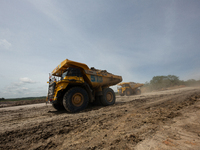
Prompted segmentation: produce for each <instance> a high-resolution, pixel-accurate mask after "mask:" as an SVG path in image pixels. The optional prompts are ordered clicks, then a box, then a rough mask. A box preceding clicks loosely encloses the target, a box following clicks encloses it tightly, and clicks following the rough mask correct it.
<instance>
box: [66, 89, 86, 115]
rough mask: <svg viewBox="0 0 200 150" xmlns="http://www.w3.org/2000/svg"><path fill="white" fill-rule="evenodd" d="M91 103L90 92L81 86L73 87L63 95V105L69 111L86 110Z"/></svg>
mask: <svg viewBox="0 0 200 150" xmlns="http://www.w3.org/2000/svg"><path fill="white" fill-rule="evenodd" d="M88 103H89V97H88V93H87V92H86V90H85V89H83V88H81V87H73V88H71V89H70V90H68V91H67V92H66V93H65V95H64V97H63V105H64V107H65V109H66V110H67V111H68V112H72V113H75V112H79V111H81V110H84V109H85V108H86V107H87V106H88Z"/></svg>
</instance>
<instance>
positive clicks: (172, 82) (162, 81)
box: [144, 75, 200, 91]
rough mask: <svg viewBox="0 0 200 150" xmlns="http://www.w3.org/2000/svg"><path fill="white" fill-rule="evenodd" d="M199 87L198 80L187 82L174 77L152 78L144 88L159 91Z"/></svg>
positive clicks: (199, 82) (199, 81)
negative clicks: (178, 87)
mask: <svg viewBox="0 0 200 150" xmlns="http://www.w3.org/2000/svg"><path fill="white" fill-rule="evenodd" d="M180 85H184V86H200V80H194V79H190V80H187V81H183V80H179V77H177V76H175V75H168V76H154V77H153V78H152V80H151V81H150V82H146V83H145V85H144V87H146V88H148V89H149V90H150V91H153V90H161V89H165V88H168V87H173V86H180Z"/></svg>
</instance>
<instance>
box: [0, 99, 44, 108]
mask: <svg viewBox="0 0 200 150" xmlns="http://www.w3.org/2000/svg"><path fill="white" fill-rule="evenodd" d="M45 102H46V100H45V99H36V100H20V101H0V108H2V107H11V106H20V105H29V104H38V103H45Z"/></svg>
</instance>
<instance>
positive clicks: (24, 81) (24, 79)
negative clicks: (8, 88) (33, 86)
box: [20, 77, 36, 83]
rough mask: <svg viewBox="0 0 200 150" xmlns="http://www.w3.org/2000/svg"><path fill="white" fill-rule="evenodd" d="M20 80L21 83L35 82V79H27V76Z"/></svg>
mask: <svg viewBox="0 0 200 150" xmlns="http://www.w3.org/2000/svg"><path fill="white" fill-rule="evenodd" d="M20 81H21V82H22V83H36V82H35V81H33V80H31V79H29V78H27V77H24V78H20Z"/></svg>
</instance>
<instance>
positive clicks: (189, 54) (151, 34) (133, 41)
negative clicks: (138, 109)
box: [0, 0, 200, 98]
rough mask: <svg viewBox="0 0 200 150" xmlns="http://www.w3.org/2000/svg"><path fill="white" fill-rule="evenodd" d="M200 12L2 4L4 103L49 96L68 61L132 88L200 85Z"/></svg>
mask: <svg viewBox="0 0 200 150" xmlns="http://www.w3.org/2000/svg"><path fill="white" fill-rule="evenodd" d="M199 8H200V1H199V0H190V1H189V0H151V1H148V0H140V1H139V0H127V1H122V0H110V1H108V0H95V1H94V0H84V1H80V0H59V1H53V0H19V1H15V0H6V1H0V64H1V65H0V70H1V71H0V81H1V84H0V97H4V98H15V97H27V96H45V95H46V94H47V89H48V84H47V83H46V81H47V80H48V73H50V72H51V71H52V70H53V69H54V68H55V67H56V66H57V65H58V64H59V63H60V62H62V61H63V60H64V59H70V60H74V61H78V62H82V63H85V64H87V65H88V66H89V67H95V68H98V69H102V70H107V71H108V72H111V73H113V74H116V75H121V76H122V77H123V81H127V82H128V81H133V82H141V83H145V82H146V81H150V80H151V79H152V77H153V76H157V75H169V74H171V75H176V76H178V77H179V79H181V80H188V79H192V78H193V79H197V80H200V67H199V65H200V59H199V56H200V9H199ZM113 89H114V90H116V87H113Z"/></svg>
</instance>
